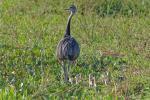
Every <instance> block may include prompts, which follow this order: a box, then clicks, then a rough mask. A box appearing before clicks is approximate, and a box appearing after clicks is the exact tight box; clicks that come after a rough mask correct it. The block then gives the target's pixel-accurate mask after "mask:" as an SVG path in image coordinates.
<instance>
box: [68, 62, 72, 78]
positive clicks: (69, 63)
mask: <svg viewBox="0 0 150 100" xmlns="http://www.w3.org/2000/svg"><path fill="white" fill-rule="evenodd" d="M70 65H71V61H68V68H67V70H68V75H69V76H68V77H69V80H70V78H71V77H70Z"/></svg>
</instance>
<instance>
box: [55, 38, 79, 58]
mask: <svg viewBox="0 0 150 100" xmlns="http://www.w3.org/2000/svg"><path fill="white" fill-rule="evenodd" d="M79 53H80V49H79V45H78V43H77V41H76V40H75V39H74V38H73V37H71V36H67V37H64V38H63V39H62V40H61V41H60V42H59V44H58V47H57V58H58V60H59V61H63V60H70V61H74V60H76V59H77V58H78V56H79Z"/></svg>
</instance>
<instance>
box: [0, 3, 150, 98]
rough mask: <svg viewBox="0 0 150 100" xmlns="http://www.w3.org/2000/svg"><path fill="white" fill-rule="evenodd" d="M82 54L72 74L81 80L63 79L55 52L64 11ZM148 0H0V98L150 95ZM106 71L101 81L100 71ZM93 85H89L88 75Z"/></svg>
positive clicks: (63, 20)
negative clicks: (71, 8)
mask: <svg viewBox="0 0 150 100" xmlns="http://www.w3.org/2000/svg"><path fill="white" fill-rule="evenodd" d="M72 3H75V4H76V5H77V6H78V12H77V14H76V15H75V16H74V17H73V20H72V24H71V32H72V35H73V36H74V37H75V38H76V40H77V41H78V42H79V44H80V48H81V54H80V57H79V59H78V62H77V65H76V66H72V71H71V72H72V75H76V74H78V73H82V76H83V80H84V82H81V83H80V84H78V85H70V84H64V83H63V82H62V80H61V78H60V77H61V74H60V73H61V66H60V64H59V63H58V62H57V59H56V57H55V50H56V46H57V43H58V42H59V40H60V39H61V38H62V37H63V34H64V32H65V28H66V21H67V17H68V15H69V13H67V12H65V11H64V8H66V7H68V6H69V5H70V4H72ZM149 5H150V1H149V0H123V1H122V2H121V1H120V0H96V1H95V2H94V1H92V0H90V1H87V0H83V1H78V2H77V1H74V2H70V1H69V0H68V1H57V0H55V1H51V0H24V1H22V0H3V1H0V99H3V100H12V99H13V100H15V99H63V98H65V99H75V100H76V99H86V100H92V99H93V100H95V99H97V100H99V99H100V100H101V99H102V100H114V99H115V100H125V99H131V100H134V99H136V100H137V99H140V100H148V99H149V98H150V74H149V73H150V28H149V27H150V19H149V18H150V14H149V11H150V7H149ZM106 71H107V72H109V76H108V78H109V82H108V85H105V84H104V82H103V81H102V80H103V75H105V72H106ZM90 73H92V74H94V75H95V77H96V83H97V87H96V88H89V87H88V75H89V74H90Z"/></svg>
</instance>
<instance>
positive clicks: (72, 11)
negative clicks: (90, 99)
mask: <svg viewBox="0 0 150 100" xmlns="http://www.w3.org/2000/svg"><path fill="white" fill-rule="evenodd" d="M66 10H68V11H70V12H71V13H72V14H75V13H76V11H77V8H76V6H75V5H71V6H70V7H69V8H68V9H66Z"/></svg>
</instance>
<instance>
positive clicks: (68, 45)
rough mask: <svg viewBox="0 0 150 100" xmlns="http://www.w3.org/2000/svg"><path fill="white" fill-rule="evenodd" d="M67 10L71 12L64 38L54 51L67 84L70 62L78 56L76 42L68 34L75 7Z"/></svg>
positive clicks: (78, 50)
mask: <svg viewBox="0 0 150 100" xmlns="http://www.w3.org/2000/svg"><path fill="white" fill-rule="evenodd" d="M67 10H69V11H70V12H71V14H70V16H69V17H68V22H67V28H66V32H65V34H64V37H63V38H62V40H60V42H59V43H58V45H57V50H56V56H57V59H58V60H59V61H60V62H61V64H62V68H63V71H64V75H65V77H64V79H65V82H68V79H69V76H68V73H69V69H70V62H72V61H75V60H76V59H77V58H78V56H79V54H80V48H79V45H78V43H77V41H76V40H75V39H74V38H73V37H72V36H71V34H70V23H71V18H72V16H73V15H74V14H75V12H76V7H75V6H74V5H72V6H71V7H70V8H69V9H67ZM65 61H68V62H69V64H68V69H67V68H66V64H65Z"/></svg>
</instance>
